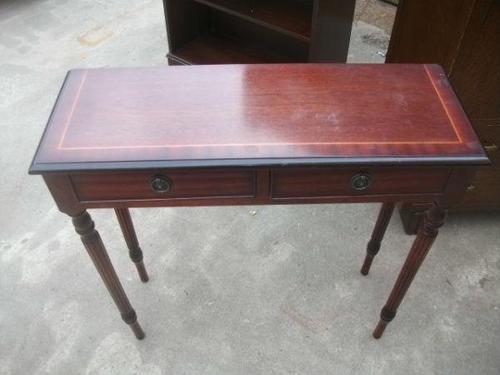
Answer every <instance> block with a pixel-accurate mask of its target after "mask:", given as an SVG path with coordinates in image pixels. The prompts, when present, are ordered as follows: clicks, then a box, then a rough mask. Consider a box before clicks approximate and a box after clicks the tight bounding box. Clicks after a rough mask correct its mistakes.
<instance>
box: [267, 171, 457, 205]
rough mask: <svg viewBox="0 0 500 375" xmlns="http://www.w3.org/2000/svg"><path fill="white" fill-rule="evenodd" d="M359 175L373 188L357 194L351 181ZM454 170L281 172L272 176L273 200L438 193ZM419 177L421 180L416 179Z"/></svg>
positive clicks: (274, 172) (276, 172)
mask: <svg viewBox="0 0 500 375" xmlns="http://www.w3.org/2000/svg"><path fill="white" fill-rule="evenodd" d="M358 173H366V174H368V175H370V176H371V178H372V182H371V184H370V186H369V187H368V188H367V189H366V190H363V191H356V190H354V189H353V187H352V186H351V179H352V178H353V177H354V176H355V175H356V174H358ZM449 174H450V169H449V168H446V167H442V168H436V167H434V168H432V167H429V168H421V167H420V168H398V167H386V168H373V167H369V166H366V167H365V168H338V167H337V168H331V167H330V168H328V167H316V168H281V169H276V170H274V171H273V174H272V192H271V194H272V197H273V198H293V197H321V196H325V197H328V196H335V195H340V196H342V195H343V196H348V195H367V194H374V195H384V194H395V193H396V194H397V193H401V192H404V193H405V194H411V193H421V194H422V193H438V192H441V191H442V190H443V188H444V186H445V184H446V182H447V180H448V176H449ZM415 176H419V177H418V179H414V178H413V177H415Z"/></svg>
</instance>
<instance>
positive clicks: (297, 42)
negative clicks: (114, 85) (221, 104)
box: [163, 0, 355, 65]
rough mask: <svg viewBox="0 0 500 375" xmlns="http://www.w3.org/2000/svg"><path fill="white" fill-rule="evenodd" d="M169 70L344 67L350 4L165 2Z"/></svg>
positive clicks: (317, 0)
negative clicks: (247, 65)
mask: <svg viewBox="0 0 500 375" xmlns="http://www.w3.org/2000/svg"><path fill="white" fill-rule="evenodd" d="M163 3H164V8H165V19H166V23H167V35H168V40H169V47H170V51H169V53H168V55H167V56H168V61H169V64H170V65H196V64H236V63H239V64H242V63H289V62H345V61H346V59H347V52H348V47H349V39H350V34H351V28H352V20H353V16H354V6H355V0H164V1H163Z"/></svg>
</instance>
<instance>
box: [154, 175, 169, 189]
mask: <svg viewBox="0 0 500 375" xmlns="http://www.w3.org/2000/svg"><path fill="white" fill-rule="evenodd" d="M171 187H172V180H170V178H168V177H165V176H161V175H157V176H153V178H152V179H151V189H153V191H154V192H156V193H166V192H167V191H169V190H170V188H171Z"/></svg>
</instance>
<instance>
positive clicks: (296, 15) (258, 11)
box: [195, 0, 313, 41]
mask: <svg viewBox="0 0 500 375" xmlns="http://www.w3.org/2000/svg"><path fill="white" fill-rule="evenodd" d="M195 1H196V2H198V3H201V4H206V5H208V6H210V7H213V8H216V9H219V10H221V11H223V12H226V13H229V14H231V15H234V16H236V17H240V18H243V19H245V20H249V21H251V22H255V23H257V24H259V25H262V26H265V27H268V28H270V29H273V30H276V31H279V32H282V33H284V34H286V35H289V36H292V37H294V38H297V39H300V40H304V41H308V40H309V38H310V35H311V18H312V5H313V1H312V0H306V1H304V0H254V1H247V0H195Z"/></svg>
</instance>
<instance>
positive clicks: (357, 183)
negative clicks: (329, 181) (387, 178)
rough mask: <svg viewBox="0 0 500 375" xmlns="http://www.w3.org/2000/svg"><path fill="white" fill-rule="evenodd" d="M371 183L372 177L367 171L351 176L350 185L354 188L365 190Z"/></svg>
mask: <svg viewBox="0 0 500 375" xmlns="http://www.w3.org/2000/svg"><path fill="white" fill-rule="evenodd" d="M371 183H372V177H371V176H370V175H369V174H368V173H358V174H356V175H354V176H352V178H351V187H352V188H353V189H354V190H358V191H361V190H366V189H368V188H369V187H370V185H371Z"/></svg>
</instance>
